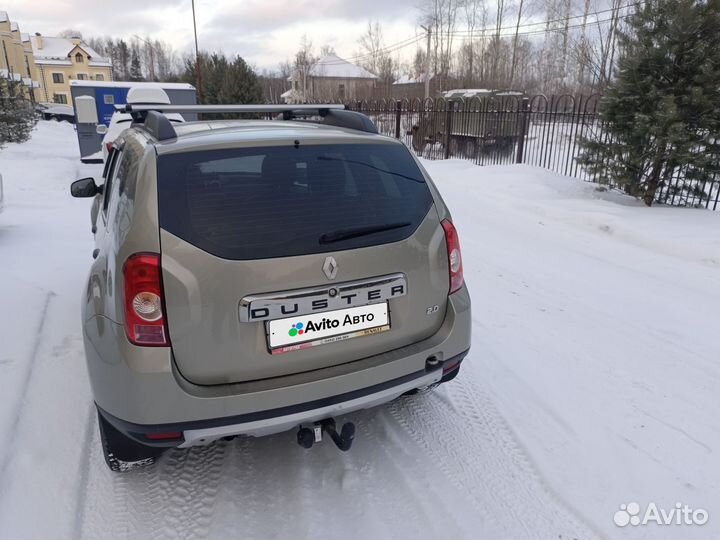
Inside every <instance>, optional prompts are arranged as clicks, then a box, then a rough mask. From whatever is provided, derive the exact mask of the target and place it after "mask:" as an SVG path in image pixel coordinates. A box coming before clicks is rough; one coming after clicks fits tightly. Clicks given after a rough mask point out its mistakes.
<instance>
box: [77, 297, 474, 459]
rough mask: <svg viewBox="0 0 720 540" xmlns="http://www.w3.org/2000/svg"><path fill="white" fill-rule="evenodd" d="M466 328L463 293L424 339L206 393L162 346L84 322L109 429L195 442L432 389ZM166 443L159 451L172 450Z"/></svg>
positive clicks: (464, 342)
mask: <svg viewBox="0 0 720 540" xmlns="http://www.w3.org/2000/svg"><path fill="white" fill-rule="evenodd" d="M470 328H471V316H470V296H469V294H468V291H467V289H466V288H465V287H463V288H462V289H461V290H460V291H458V292H457V293H454V294H452V295H451V296H450V297H449V302H448V307H447V312H446V316H445V321H444V322H443V324H442V326H441V327H440V329H439V330H438V331H437V332H436V333H435V334H434V335H433V336H431V337H429V338H427V339H425V340H423V341H420V342H417V343H413V344H411V345H408V346H406V347H402V348H400V349H396V350H393V351H388V352H386V353H384V354H381V355H377V356H373V357H369V358H365V359H362V360H357V361H355V362H350V363H347V364H342V365H339V366H333V367H330V368H325V369H321V370H316V371H313V372H306V373H298V374H296V375H290V376H287V377H277V378H274V379H266V380H261V381H253V382H247V383H235V384H226V385H214V386H201V385H196V384H192V383H190V382H189V381H187V380H186V379H184V378H183V377H182V375H181V374H180V373H179V372H178V370H177V369H176V367H175V365H174V361H173V359H172V355H171V353H170V350H169V349H166V348H139V347H133V346H132V345H130V344H129V342H128V341H127V339H125V332H124V328H123V327H122V326H121V325H118V324H116V323H114V322H112V321H110V320H108V319H106V318H102V317H97V316H96V317H91V318H90V319H88V320H87V321H86V322H85V324H84V338H85V353H86V356H87V364H88V373H89V376H90V382H91V385H92V389H93V394H94V397H95V402H96V404H97V406H98V408H99V409H100V411H101V414H103V416H104V417H105V418H106V419H107V420H108V421H109V422H110V423H112V424H113V425H114V426H115V427H116V428H118V429H119V430H120V431H122V432H124V433H126V434H130V435H132V434H133V433H137V434H139V435H142V434H143V433H147V432H167V431H182V432H183V433H184V434H185V433H186V432H190V433H187V434H186V435H185V436H186V437H187V438H188V439H189V438H193V440H197V441H200V440H201V439H203V438H208V437H210V436H214V435H213V434H215V433H218V434H219V435H218V436H219V437H222V436H225V435H235V434H239V433H244V434H248V435H263V434H268V433H274V432H279V431H283V430H286V429H291V428H293V427H294V426H296V425H298V424H299V423H303V422H311V421H315V420H318V419H323V418H327V417H328V416H332V415H337V414H341V413H346V412H351V411H354V410H359V409H364V408H369V407H373V406H375V405H377V404H380V403H382V402H386V401H390V400H392V399H394V398H395V397H397V396H399V395H401V394H403V393H404V392H406V391H408V390H412V389H414V388H419V387H422V386H427V385H429V384H433V383H434V382H437V380H439V379H440V377H442V372H443V369H444V367H447V366H450V365H451V363H452V361H455V360H456V359H458V358H460V359H461V358H462V357H463V356H464V355H465V354H466V353H467V351H468V349H469V348H470V341H471V339H470V338H471V335H470ZM431 356H432V357H435V358H436V359H437V360H438V361H439V364H440V367H439V368H438V369H437V370H435V369H430V370H428V368H427V365H428V358H429V357H431ZM228 426H232V427H231V428H228ZM171 428H172V429H171ZM217 428H223V429H220V430H217ZM225 428H227V429H230V431H228V432H226V431H223V430H224V429H225ZM207 429H213V430H216V431H213V432H212V433H207V432H205V431H203V430H207ZM133 438H137V437H135V436H133ZM215 438H217V437H215ZM144 442H147V441H144ZM173 442H174V444H170V441H168V442H167V443H164V444H160V445H161V446H163V445H165V446H178V444H179V443H178V441H173ZM180 443H182V441H180ZM200 444H201V442H200Z"/></svg>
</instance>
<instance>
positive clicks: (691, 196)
mask: <svg viewBox="0 0 720 540" xmlns="http://www.w3.org/2000/svg"><path fill="white" fill-rule="evenodd" d="M599 99H600V96H598V95H591V96H579V97H575V96H571V95H562V96H552V97H546V96H543V95H537V96H532V97H527V96H518V95H503V94H502V93H499V94H496V95H494V96H492V97H484V98H479V97H473V98H470V99H463V98H453V99H444V98H437V99H426V100H420V99H415V100H407V99H405V100H397V101H396V100H372V101H358V102H354V103H350V104H349V105H348V107H349V108H350V109H352V110H356V111H360V112H363V113H365V114H367V115H368V116H369V117H370V118H371V119H372V120H373V122H375V124H376V125H377V127H378V130H379V131H380V133H383V134H385V135H388V136H391V137H395V138H397V139H401V140H402V141H404V142H405V144H407V145H408V146H409V147H410V148H412V149H413V150H414V151H415V152H416V153H417V154H418V155H420V156H423V157H425V158H428V159H447V158H450V157H454V158H460V159H467V160H470V161H473V162H474V163H476V164H478V165H500V164H512V163H524V164H528V165H535V166H538V167H543V168H546V169H550V170H552V171H555V172H557V173H560V174H564V175H566V176H573V177H576V178H579V179H582V180H585V181H587V182H598V178H597V177H595V176H594V175H593V174H591V173H590V172H589V171H588V170H587V169H586V168H584V167H583V166H582V165H581V164H580V162H579V161H578V158H579V157H580V156H581V153H582V152H583V148H582V147H581V146H580V144H579V142H580V140H582V139H583V138H586V139H594V140H602V138H603V137H607V133H606V132H605V131H604V130H603V126H602V123H601V121H600V120H599V118H598V114H597V112H598V102H599ZM697 177H698V175H697V171H692V170H690V169H689V167H687V166H678V167H676V168H675V169H673V170H672V171H669V173H668V174H666V178H667V179H668V180H666V181H665V182H663V183H661V185H660V188H659V189H658V191H657V193H656V200H657V202H660V203H664V204H670V205H673V206H697V207H703V208H708V209H711V210H718V209H720V177H718V175H715V174H713V175H712V176H711V178H710V179H697ZM604 183H606V184H607V182H604ZM610 185H611V187H614V186H613V185H612V184H610Z"/></svg>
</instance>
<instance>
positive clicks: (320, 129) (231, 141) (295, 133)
mask: <svg viewBox="0 0 720 540" xmlns="http://www.w3.org/2000/svg"><path fill="white" fill-rule="evenodd" d="M173 127H174V128H175V132H176V133H177V138H176V139H170V140H167V141H162V142H157V143H156V148H157V151H158V153H160V154H165V153H174V152H184V151H188V150H198V149H201V148H202V149H210V148H224V147H225V148H229V147H234V146H238V145H241V146H261V145H273V144H277V143H279V142H282V141H288V140H290V141H295V140H299V141H301V144H302V142H305V143H311V144H318V143H328V144H330V143H340V142H345V143H352V142H361V143H362V142H370V141H373V142H378V139H381V140H387V141H395V139H391V138H389V137H384V136H381V135H377V134H375V133H368V132H365V131H359V130H355V129H349V128H343V127H337V126H330V125H322V124H319V123H314V122H307V121H280V120H277V121H273V120H213V121H198V122H185V123H182V124H176V125H174V126H173ZM395 142H397V141H395Z"/></svg>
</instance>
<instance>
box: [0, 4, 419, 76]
mask: <svg viewBox="0 0 720 540" xmlns="http://www.w3.org/2000/svg"><path fill="white" fill-rule="evenodd" d="M0 1H1V3H2V7H0V9H2V10H5V11H7V12H8V14H9V15H10V19H11V20H14V21H17V22H18V24H19V25H20V29H21V31H22V32H27V33H31V34H32V33H35V32H40V33H42V34H44V35H54V34H56V33H58V32H60V31H62V30H65V29H67V28H72V29H75V30H79V31H81V32H82V33H83V36H84V37H89V36H102V35H112V36H115V37H125V38H130V37H132V35H133V34H139V35H140V36H151V37H153V38H157V39H161V40H164V41H167V42H169V43H171V44H172V45H173V46H174V47H175V48H176V49H178V50H179V51H181V52H186V51H189V50H191V47H192V42H193V38H192V13H191V9H190V0H122V1H121V2H108V1H102V0H0ZM420 1H421V0H196V3H195V9H196V12H197V22H198V40H199V42H200V47H201V48H202V49H206V50H217V51H223V52H225V53H228V54H234V53H237V54H240V55H241V56H243V57H244V58H245V59H246V60H248V61H250V62H251V63H253V64H254V65H255V66H256V67H258V68H261V69H262V68H268V69H275V68H276V67H277V65H278V63H279V62H281V61H283V60H285V59H288V58H290V57H291V56H292V55H293V54H294V52H295V51H296V50H297V47H298V44H299V42H300V39H301V37H302V36H303V35H304V34H306V35H307V36H308V37H309V38H310V39H311V40H312V42H313V45H314V46H315V47H316V49H319V48H320V47H321V46H322V45H324V44H329V45H332V46H333V47H334V48H335V50H336V51H337V53H338V54H339V55H340V56H342V57H345V58H349V57H352V56H354V55H355V54H356V53H357V52H358V51H359V45H358V39H359V37H360V36H361V34H362V33H363V32H364V30H365V28H366V26H367V21H368V19H370V18H373V19H378V20H379V21H380V22H381V23H382V26H383V33H384V36H385V44H386V45H391V44H393V43H396V42H399V41H402V40H404V39H405V38H408V37H411V36H414V35H416V34H417V32H418V29H417V21H418V11H419V10H418V8H417V6H418V4H419V2H420ZM414 51H415V45H411V46H409V47H406V48H405V49H403V50H402V51H400V54H401V55H403V57H407V58H409V57H410V56H411V55H412V54H413V53H414Z"/></svg>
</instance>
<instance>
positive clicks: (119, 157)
mask: <svg viewBox="0 0 720 540" xmlns="http://www.w3.org/2000/svg"><path fill="white" fill-rule="evenodd" d="M122 161H123V152H122V150H116V151H115V152H113V160H112V163H110V167H109V168H108V172H107V176H106V177H105V187H104V188H103V214H104V215H105V216H106V217H107V209H108V207H109V206H110V197H111V195H112V191H113V184H114V182H115V178H116V177H117V173H118V171H119V170H120V165H121V164H122Z"/></svg>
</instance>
